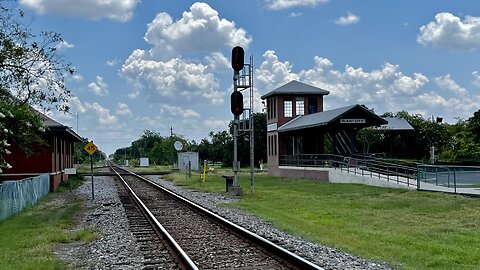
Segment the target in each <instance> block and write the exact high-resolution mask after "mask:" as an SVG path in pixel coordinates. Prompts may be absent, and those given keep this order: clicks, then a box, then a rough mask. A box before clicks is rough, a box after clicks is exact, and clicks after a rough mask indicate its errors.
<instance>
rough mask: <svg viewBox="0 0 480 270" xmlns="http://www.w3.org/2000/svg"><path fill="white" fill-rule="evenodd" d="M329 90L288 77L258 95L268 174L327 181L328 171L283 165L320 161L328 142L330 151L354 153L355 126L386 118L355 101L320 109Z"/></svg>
mask: <svg viewBox="0 0 480 270" xmlns="http://www.w3.org/2000/svg"><path fill="white" fill-rule="evenodd" d="M329 93H330V92H329V91H327V90H324V89H321V88H318V87H314V86H311V85H308V84H304V83H301V82H298V81H295V80H294V81H291V82H289V83H287V84H285V85H283V86H280V87H278V88H277V89H275V90H273V91H271V92H268V93H266V94H265V95H263V96H262V97H261V98H262V99H263V100H266V107H267V156H268V170H269V174H271V175H275V176H295V177H302V178H313V179H319V180H325V181H328V172H327V171H320V170H300V171H299V170H292V169H291V168H288V169H287V168H285V167H284V165H291V164H292V163H295V162H298V163H299V164H300V163H301V164H305V163H308V162H310V163H311V164H313V165H315V164H314V163H315V162H321V161H320V160H321V158H320V159H319V158H318V157H319V156H321V155H323V154H325V153H326V149H325V145H326V144H325V142H326V140H328V141H329V142H330V149H329V151H330V152H331V153H330V154H334V155H340V156H350V155H352V154H354V153H355V138H356V133H357V131H358V130H360V129H362V128H365V127H373V126H382V125H386V124H388V121H387V120H385V119H383V118H382V117H380V116H378V115H376V114H375V113H374V112H373V111H371V110H369V109H368V108H367V107H365V106H363V105H359V104H354V105H349V106H345V107H341V108H336V109H332V110H328V111H324V110H323V108H324V106H323V98H324V96H326V95H328V94H329Z"/></svg>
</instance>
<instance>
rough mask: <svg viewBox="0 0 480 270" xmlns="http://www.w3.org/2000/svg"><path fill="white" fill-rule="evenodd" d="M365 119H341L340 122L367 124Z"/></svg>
mask: <svg viewBox="0 0 480 270" xmlns="http://www.w3.org/2000/svg"><path fill="white" fill-rule="evenodd" d="M365 123H366V120H365V119H355V118H352V119H340V124H365Z"/></svg>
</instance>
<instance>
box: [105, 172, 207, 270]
mask: <svg viewBox="0 0 480 270" xmlns="http://www.w3.org/2000/svg"><path fill="white" fill-rule="evenodd" d="M110 167H111V168H112V170H113V171H114V172H115V173H116V174H117V176H118V177H119V178H120V180H121V181H122V182H123V184H124V185H125V187H126V188H127V190H128V192H129V193H130V195H131V196H132V197H133V199H134V201H135V202H136V203H137V205H138V206H139V207H140V208H141V209H142V211H143V212H144V213H146V216H147V218H148V219H149V220H150V221H151V222H152V223H153V224H154V226H155V227H156V228H155V229H156V230H157V231H159V232H160V233H161V234H162V235H163V236H164V237H165V239H166V240H167V241H168V243H169V244H170V246H171V247H172V249H173V250H174V252H175V253H176V254H177V255H178V256H179V257H180V259H181V261H182V262H183V264H184V265H185V266H186V267H187V268H188V269H191V270H198V269H199V268H198V266H197V265H195V263H194V262H193V260H192V259H191V258H190V257H189V256H188V255H187V253H186V252H185V251H184V250H183V249H182V248H181V247H180V245H179V244H178V243H177V242H176V241H175V239H173V237H172V236H171V235H170V233H168V231H167V230H166V229H165V228H164V227H163V226H162V224H160V222H159V221H158V220H157V218H155V216H154V215H153V214H152V212H151V211H150V210H149V209H148V207H147V206H146V205H145V204H144V203H143V202H142V200H141V199H140V198H139V197H138V196H137V194H135V192H134V191H133V190H132V189H131V188H130V186H129V185H128V184H127V182H126V181H125V179H123V177H122V176H121V175H120V174H119V173H118V172H117V170H115V169H113V166H110ZM122 170H123V169H122ZM124 171H127V170H124ZM127 172H128V171H127Z"/></svg>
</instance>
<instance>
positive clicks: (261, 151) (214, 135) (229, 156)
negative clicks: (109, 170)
mask: <svg viewBox="0 0 480 270" xmlns="http://www.w3.org/2000/svg"><path fill="white" fill-rule="evenodd" d="M253 117H254V118H253V119H254V130H255V132H254V142H255V147H254V155H255V160H256V163H255V164H258V161H263V162H266V160H267V159H266V140H267V137H266V136H267V132H266V125H267V124H266V114H265V113H254V114H253ZM245 124H246V123H245ZM232 128H233V123H232V122H230V125H229V130H224V131H217V132H214V131H211V132H210V133H209V134H208V137H207V138H204V139H202V140H201V141H200V142H199V143H197V142H195V140H192V141H189V140H187V139H185V138H184V137H182V136H179V135H172V136H161V135H160V134H159V133H157V132H155V131H150V130H146V131H144V133H143V135H142V136H141V137H140V138H139V139H138V140H136V141H134V142H132V144H131V146H129V147H125V148H120V149H117V150H116V151H115V153H114V154H113V156H112V157H111V158H112V160H113V161H114V162H117V163H122V162H123V160H129V161H130V165H131V162H132V161H133V165H137V164H138V159H139V158H141V157H148V158H149V161H150V164H156V165H171V164H175V163H176V162H177V154H178V153H177V150H176V149H175V148H174V143H175V142H176V141H180V142H181V143H182V145H183V149H182V151H190V152H198V155H199V159H200V160H207V161H208V162H212V163H222V164H223V165H224V166H232V160H233V137H232V135H231V134H232ZM238 160H239V161H240V164H242V165H247V164H250V137H249V133H248V132H246V131H245V132H239V136H238Z"/></svg>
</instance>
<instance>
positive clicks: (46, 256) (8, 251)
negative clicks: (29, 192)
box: [0, 181, 97, 269]
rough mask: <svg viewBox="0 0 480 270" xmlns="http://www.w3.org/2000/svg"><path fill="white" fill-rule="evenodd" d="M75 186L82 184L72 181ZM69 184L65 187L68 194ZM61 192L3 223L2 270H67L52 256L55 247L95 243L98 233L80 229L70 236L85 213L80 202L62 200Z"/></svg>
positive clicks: (0, 265)
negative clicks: (77, 217) (68, 230)
mask: <svg viewBox="0 0 480 270" xmlns="http://www.w3.org/2000/svg"><path fill="white" fill-rule="evenodd" d="M72 182H73V184H72V187H76V186H78V185H79V181H72ZM69 188H70V186H69V185H67V186H62V187H61V190H62V191H65V190H68V189H69ZM61 195H62V194H61V192H56V193H50V194H48V195H47V196H46V197H45V198H43V199H42V200H40V202H39V203H38V204H37V205H35V206H33V207H30V208H27V209H25V210H24V211H22V212H21V213H19V214H17V215H15V216H13V217H11V218H9V219H7V220H5V221H0V239H1V241H0V269H64V268H65V266H64V265H63V264H62V262H60V261H59V260H58V259H56V258H55V256H54V255H53V254H52V253H51V250H52V248H53V246H54V245H55V244H58V243H67V242H72V241H83V242H87V241H91V240H93V239H95V238H96V237H97V236H96V234H95V232H93V231H89V230H80V231H76V232H71V233H66V232H65V229H67V228H70V227H71V226H72V225H73V224H74V221H73V220H74V216H75V214H76V213H78V212H79V211H80V210H81V201H79V200H67V201H64V200H59V199H60V196H61Z"/></svg>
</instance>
